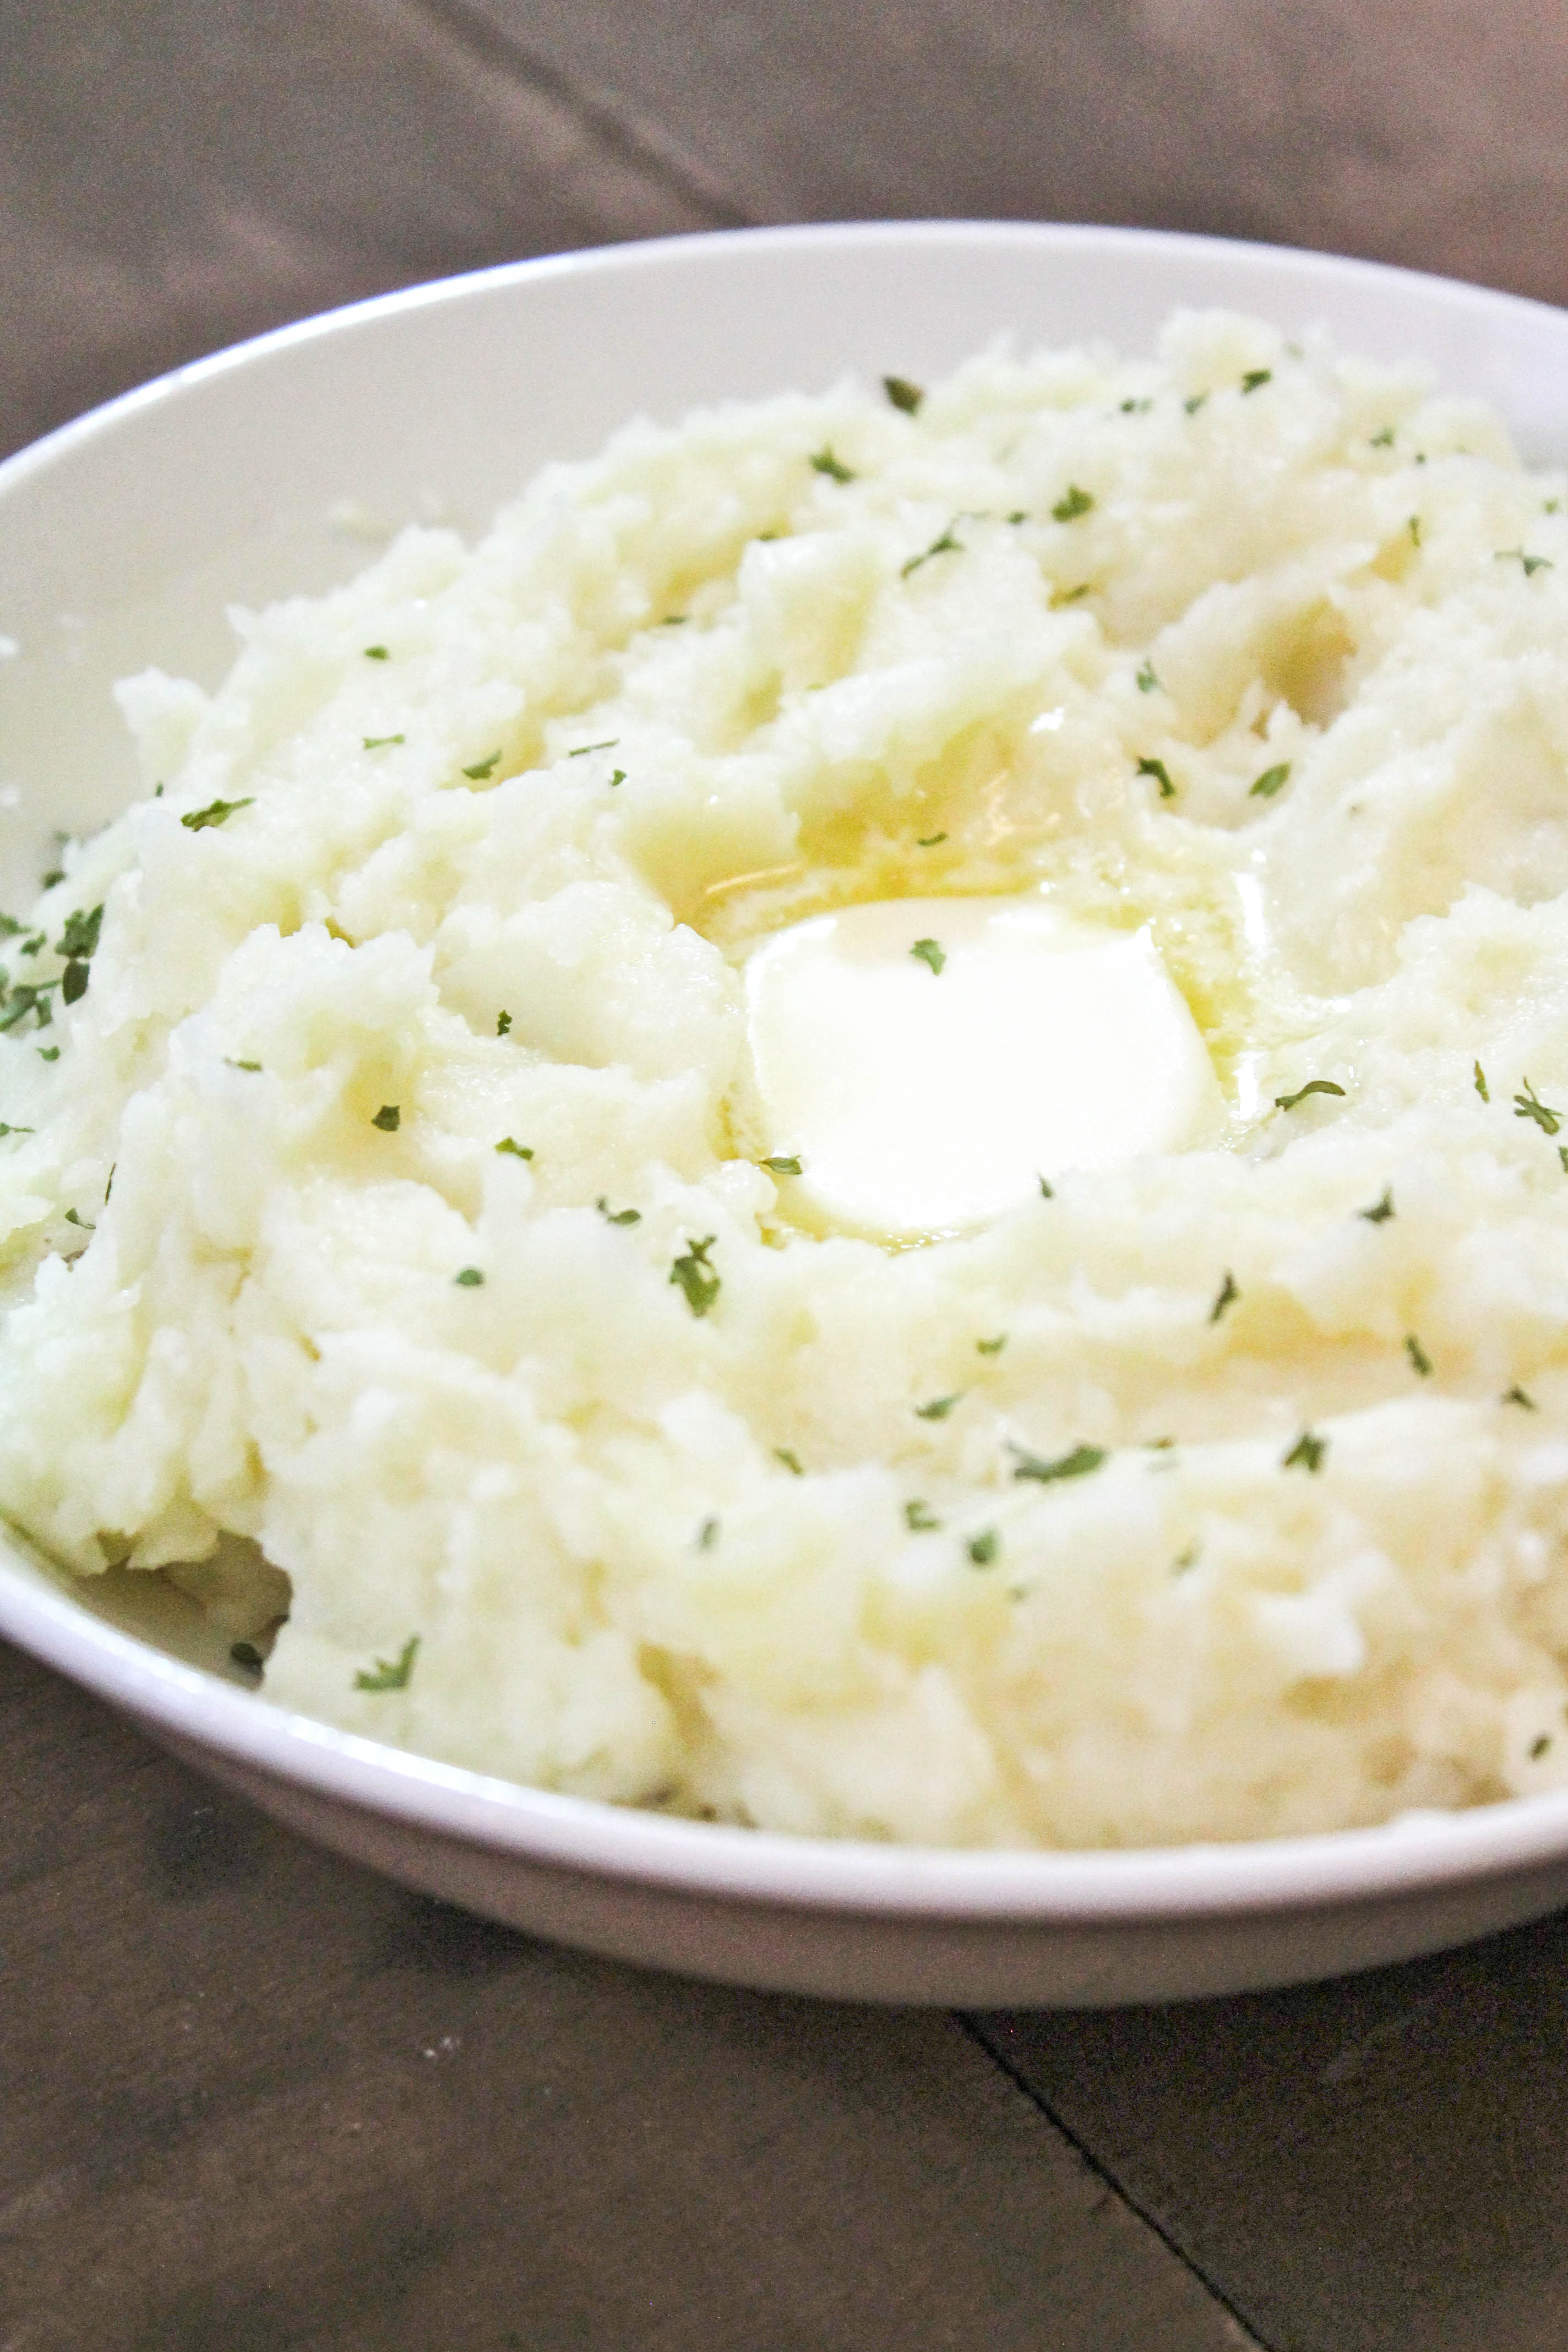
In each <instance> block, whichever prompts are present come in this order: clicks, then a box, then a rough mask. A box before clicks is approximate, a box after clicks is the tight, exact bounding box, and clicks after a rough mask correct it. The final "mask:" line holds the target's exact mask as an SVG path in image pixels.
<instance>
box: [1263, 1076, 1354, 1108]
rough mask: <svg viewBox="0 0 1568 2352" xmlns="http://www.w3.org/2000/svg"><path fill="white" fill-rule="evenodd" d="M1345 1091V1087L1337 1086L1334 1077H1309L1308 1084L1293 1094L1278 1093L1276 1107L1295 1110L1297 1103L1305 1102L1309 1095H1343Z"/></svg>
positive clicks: (1275, 1100)
mask: <svg viewBox="0 0 1568 2352" xmlns="http://www.w3.org/2000/svg"><path fill="white" fill-rule="evenodd" d="M1343 1092H1344V1088H1343V1087H1337V1086H1336V1085H1335V1084H1334V1082H1333V1080H1332V1078H1309V1079H1308V1081H1307V1083H1306V1085H1305V1086H1304V1087H1297V1089H1296V1091H1295V1093H1294V1094H1293V1095H1276V1096H1275V1097H1274V1108H1275V1109H1276V1110H1294V1109H1295V1108H1296V1105H1297V1104H1298V1103H1299V1102H1305V1101H1306V1099H1307V1097H1308V1096H1309V1095H1342V1094H1343Z"/></svg>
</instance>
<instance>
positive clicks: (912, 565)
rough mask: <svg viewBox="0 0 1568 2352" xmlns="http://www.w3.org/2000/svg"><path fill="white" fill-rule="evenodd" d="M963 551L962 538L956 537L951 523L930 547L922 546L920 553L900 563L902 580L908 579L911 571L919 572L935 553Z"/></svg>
mask: <svg viewBox="0 0 1568 2352" xmlns="http://www.w3.org/2000/svg"><path fill="white" fill-rule="evenodd" d="M962 554H963V541H962V540H959V539H954V537H953V535H952V524H951V523H950V524H949V525H948V527H947V529H946V530H944V531H942V532H941V533H940V534H939V536H938V537H937V538H935V539H933V540H932V541H931V545H930V546H929V547H922V548H921V551H920V553H919V554H918V555H911V556H910V560H909V562H907V563H905V564H902V565H900V571H899V577H900V579H901V580H907V579H908V578H909V576H910V572H918V571H919V570H920V568H921V564H922V563H929V562H931V557H932V556H933V555H962Z"/></svg>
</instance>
